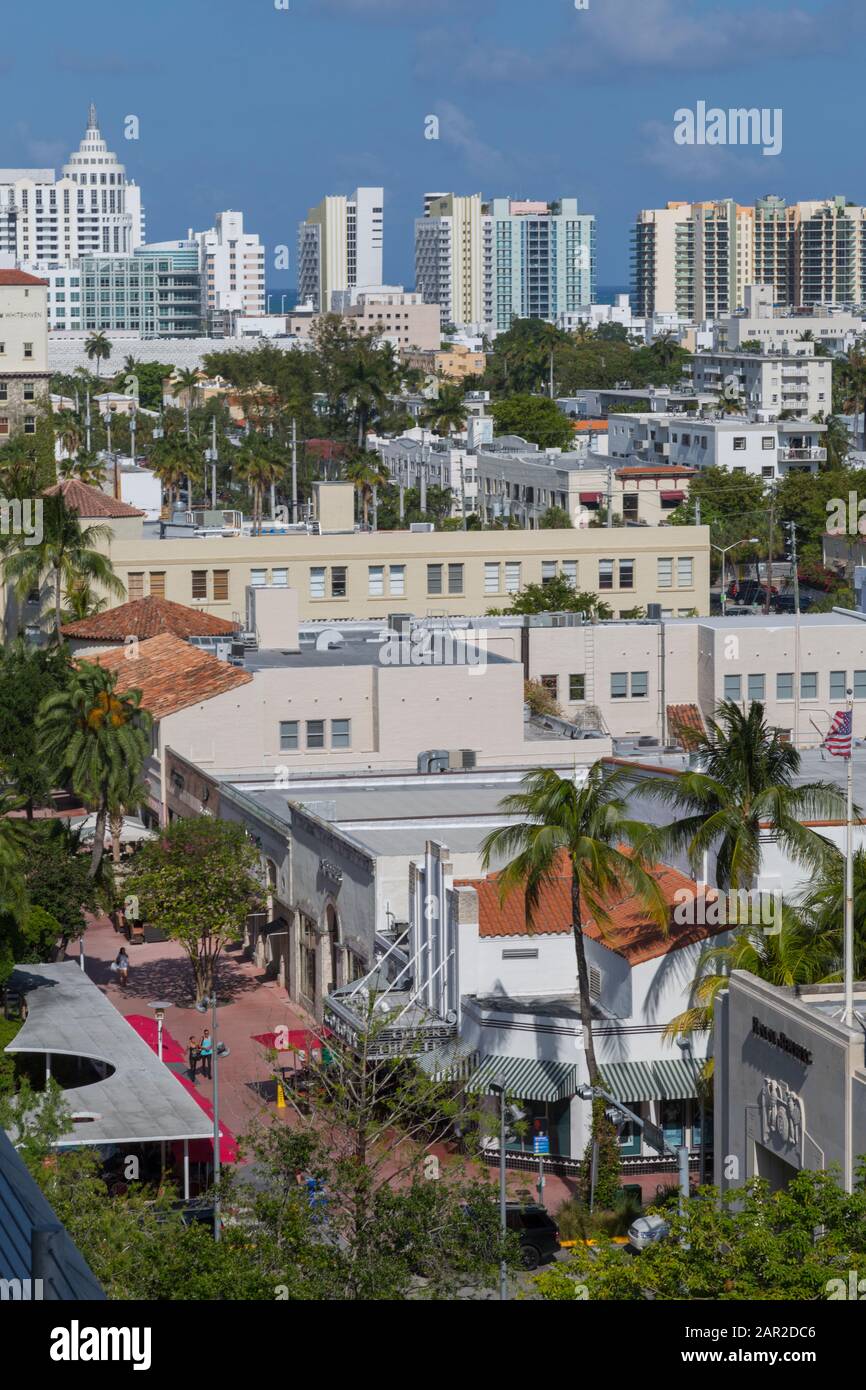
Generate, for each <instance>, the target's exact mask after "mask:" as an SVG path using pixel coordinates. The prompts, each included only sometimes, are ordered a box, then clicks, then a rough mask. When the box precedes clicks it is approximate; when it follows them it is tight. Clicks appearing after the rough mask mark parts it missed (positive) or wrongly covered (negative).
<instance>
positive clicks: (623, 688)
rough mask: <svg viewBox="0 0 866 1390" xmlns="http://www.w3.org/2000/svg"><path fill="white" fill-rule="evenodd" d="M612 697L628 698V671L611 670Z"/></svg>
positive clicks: (618, 698)
mask: <svg viewBox="0 0 866 1390" xmlns="http://www.w3.org/2000/svg"><path fill="white" fill-rule="evenodd" d="M610 698H611V699H612V700H626V699H628V671H611V673H610Z"/></svg>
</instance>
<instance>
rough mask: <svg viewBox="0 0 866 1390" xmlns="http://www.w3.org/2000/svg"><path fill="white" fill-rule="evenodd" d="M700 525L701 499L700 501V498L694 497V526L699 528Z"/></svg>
mask: <svg viewBox="0 0 866 1390" xmlns="http://www.w3.org/2000/svg"><path fill="white" fill-rule="evenodd" d="M700 524H701V499H700V497H696V498H695V525H696V526H700Z"/></svg>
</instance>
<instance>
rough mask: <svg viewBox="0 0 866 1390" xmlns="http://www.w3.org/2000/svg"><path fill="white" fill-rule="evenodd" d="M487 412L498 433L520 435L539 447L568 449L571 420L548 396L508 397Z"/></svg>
mask: <svg viewBox="0 0 866 1390" xmlns="http://www.w3.org/2000/svg"><path fill="white" fill-rule="evenodd" d="M490 413H491V415H492V416H493V420H494V423H495V426H496V433H497V434H517V435H520V437H521V439H526V440H528V442H529V443H530V444H537V445H538V447H539V448H540V449H569V448H570V447H571V445H572V443H573V442H574V430H573V429H572V427H571V422H570V421H569V420H568V418H567V417H566V416H565V415H564V414H563V412H562V411H561V410H560V409H559V406H558V405H557V404H556V402H555V401H552V400H550V399H549V398H548V397H547V396H529V395H521V396H508V397H506V398H505V399H504V400H501V401H495V402H494V403H493V405H492V406H491V409H490Z"/></svg>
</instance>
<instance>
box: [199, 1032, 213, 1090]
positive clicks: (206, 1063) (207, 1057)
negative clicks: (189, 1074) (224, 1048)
mask: <svg viewBox="0 0 866 1390" xmlns="http://www.w3.org/2000/svg"><path fill="white" fill-rule="evenodd" d="M198 1055H199V1060H200V1062H201V1074H202V1076H204V1077H206V1078H207V1080H208V1081H210V1080H211V1060H212V1058H213V1038H212V1037H211V1035H210V1029H208V1028H205V1030H204V1032H203V1033H202V1038H201V1042H200V1043H199V1049H198Z"/></svg>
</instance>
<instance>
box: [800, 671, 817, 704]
mask: <svg viewBox="0 0 866 1390" xmlns="http://www.w3.org/2000/svg"><path fill="white" fill-rule="evenodd" d="M817 698H818V672H817V671H801V672H800V699H801V700H817Z"/></svg>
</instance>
